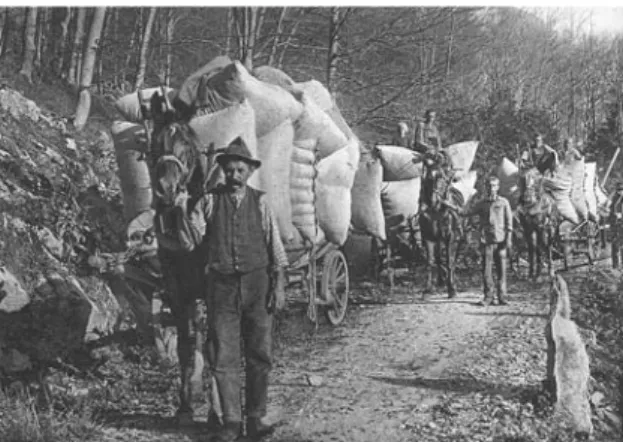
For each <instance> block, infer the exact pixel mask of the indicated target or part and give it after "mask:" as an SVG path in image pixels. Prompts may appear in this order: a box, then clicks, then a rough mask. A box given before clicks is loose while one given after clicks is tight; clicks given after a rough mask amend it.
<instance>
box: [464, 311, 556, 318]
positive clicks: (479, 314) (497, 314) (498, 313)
mask: <svg viewBox="0 0 623 442" xmlns="http://www.w3.org/2000/svg"><path fill="white" fill-rule="evenodd" d="M465 314H466V315H470V316H525V317H528V318H543V319H546V318H547V314H545V313H525V312H512V311H511V312H508V311H506V312H505V311H501V312H500V311H497V312H475V313H469V312H468V313H465Z"/></svg>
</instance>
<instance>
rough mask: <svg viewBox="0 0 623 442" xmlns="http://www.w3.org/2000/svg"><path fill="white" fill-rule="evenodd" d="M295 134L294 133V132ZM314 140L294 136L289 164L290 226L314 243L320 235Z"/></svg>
mask: <svg viewBox="0 0 623 442" xmlns="http://www.w3.org/2000/svg"><path fill="white" fill-rule="evenodd" d="M295 133H296V132H295ZM316 144H317V142H316V140H315V139H297V138H296V135H295V139H294V143H293V148H292V158H291V162H290V204H291V206H292V224H293V225H294V226H295V227H296V228H297V230H298V232H299V233H300V235H301V236H302V239H303V240H306V241H311V242H312V243H316V242H318V241H319V238H318V234H319V233H320V232H319V230H318V228H317V224H316V209H315V207H314V200H315V195H314V180H315V178H316V166H315V163H316Z"/></svg>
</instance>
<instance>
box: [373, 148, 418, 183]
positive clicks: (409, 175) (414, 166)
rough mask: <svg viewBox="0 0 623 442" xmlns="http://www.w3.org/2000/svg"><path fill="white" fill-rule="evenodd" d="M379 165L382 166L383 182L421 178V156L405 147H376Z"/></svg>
mask: <svg viewBox="0 0 623 442" xmlns="http://www.w3.org/2000/svg"><path fill="white" fill-rule="evenodd" d="M376 149H377V150H378V151H379V156H380V158H381V164H382V165H383V181H403V180H412V179H414V178H420V177H421V176H422V161H421V155H420V154H419V153H417V152H414V151H412V150H410V149H407V148H406V147H402V146H391V145H377V146H376Z"/></svg>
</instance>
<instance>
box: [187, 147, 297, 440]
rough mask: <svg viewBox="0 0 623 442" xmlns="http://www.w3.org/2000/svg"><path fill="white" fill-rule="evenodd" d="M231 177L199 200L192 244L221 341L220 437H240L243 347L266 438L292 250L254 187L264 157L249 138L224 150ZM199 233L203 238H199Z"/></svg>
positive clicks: (258, 433) (217, 363) (217, 354)
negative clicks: (275, 334)
mask: <svg viewBox="0 0 623 442" xmlns="http://www.w3.org/2000/svg"><path fill="white" fill-rule="evenodd" d="M217 162H218V163H219V164H220V166H221V167H222V168H223V171H224V173H225V184H224V185H221V186H219V187H217V188H216V189H214V190H212V191H210V192H209V193H208V194H206V195H205V196H204V197H202V198H201V199H200V200H199V201H198V202H197V204H196V205H195V207H194V209H193V211H192V212H191V215H190V225H191V226H192V227H191V228H192V229H194V230H195V232H188V233H189V235H188V236H187V238H188V241H186V244H185V247H186V248H188V249H192V248H194V247H197V246H201V247H202V248H203V250H204V251H205V252H204V254H205V259H206V263H207V265H206V273H207V275H206V276H207V281H208V283H207V304H208V311H209V315H210V321H209V326H210V327H211V333H212V339H213V342H214V361H212V364H211V366H212V367H213V370H214V376H215V378H216V382H217V385H218V390H219V394H220V399H221V407H222V409H223V421H224V425H223V427H222V429H221V430H220V431H219V433H218V434H217V437H216V441H218V442H229V441H234V440H236V439H237V438H238V437H239V436H240V433H241V429H242V422H243V416H242V410H241V408H242V407H241V400H240V391H241V387H242V385H241V377H240V366H241V357H242V356H243V355H241V348H240V347H241V346H240V338H241V337H242V340H243V347H244V358H245V367H246V373H245V375H246V376H245V378H246V384H245V392H246V400H245V408H246V417H247V435H248V436H250V437H252V438H261V437H263V436H265V435H268V434H270V433H271V432H272V431H273V427H272V426H270V425H267V424H265V423H264V422H263V421H262V418H263V417H264V416H265V415H266V402H267V392H268V374H269V372H270V370H271V366H272V325H273V316H272V312H273V311H274V310H275V309H277V310H279V309H282V308H283V306H284V304H285V294H284V293H285V292H284V290H285V274H284V271H285V267H286V266H287V265H288V261H287V256H286V253H285V250H284V247H283V244H282V242H281V238H280V235H279V230H278V227H277V223H276V220H275V218H274V217H273V214H272V213H271V210H270V208H269V206H268V204H267V201H266V197H265V196H264V193H263V192H260V191H258V190H256V189H253V188H251V187H249V186H247V180H248V179H249V177H250V176H251V175H252V174H253V172H254V171H255V169H257V168H258V167H260V166H261V162H260V161H259V160H257V159H255V158H253V157H252V155H251V153H250V152H249V149H248V147H247V146H246V144H245V142H244V140H242V139H241V138H240V137H239V138H237V139H236V140H234V141H232V142H231V143H230V144H229V146H227V148H226V149H225V150H224V151H223V153H221V154H220V155H219V156H218V157H217ZM193 234H198V235H199V237H200V238H203V244H201V245H199V244H194V242H193V241H192V239H191V238H192V237H193Z"/></svg>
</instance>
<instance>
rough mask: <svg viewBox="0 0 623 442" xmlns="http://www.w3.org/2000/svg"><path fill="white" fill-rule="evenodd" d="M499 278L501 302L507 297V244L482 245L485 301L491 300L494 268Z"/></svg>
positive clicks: (498, 287) (498, 285)
mask: <svg viewBox="0 0 623 442" xmlns="http://www.w3.org/2000/svg"><path fill="white" fill-rule="evenodd" d="M494 264H495V271H496V276H497V292H498V298H499V300H500V301H501V300H503V299H504V298H505V297H506V243H504V242H499V243H492V244H483V245H482V279H483V282H484V293H485V299H491V290H492V289H493V285H494V281H493V266H494Z"/></svg>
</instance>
